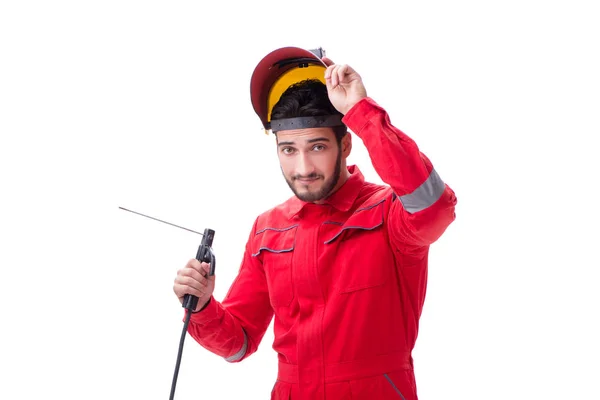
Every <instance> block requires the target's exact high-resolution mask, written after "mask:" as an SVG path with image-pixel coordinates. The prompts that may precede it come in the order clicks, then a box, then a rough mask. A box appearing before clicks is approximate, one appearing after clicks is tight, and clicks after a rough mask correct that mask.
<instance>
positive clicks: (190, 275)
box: [173, 259, 215, 311]
mask: <svg viewBox="0 0 600 400" xmlns="http://www.w3.org/2000/svg"><path fill="white" fill-rule="evenodd" d="M209 271H210V265H209V264H207V263H205V262H203V263H201V262H200V261H198V260H196V259H191V260H190V261H188V263H187V264H186V266H185V267H183V268H182V269H180V270H179V271H177V276H176V277H175V283H174V285H173V291H174V292H175V294H176V295H177V297H178V298H179V302H180V303H181V304H183V297H184V296H185V295H186V294H191V295H194V296H196V297H198V305H197V306H196V309H195V310H194V311H198V310H200V309H202V307H204V305H205V304H206V303H207V302H208V300H209V299H210V297H211V296H212V294H213V291H214V290H215V276H214V275H213V276H208V273H209Z"/></svg>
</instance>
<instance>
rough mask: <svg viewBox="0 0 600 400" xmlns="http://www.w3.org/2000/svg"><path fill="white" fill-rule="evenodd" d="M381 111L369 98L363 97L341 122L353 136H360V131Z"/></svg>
mask: <svg viewBox="0 0 600 400" xmlns="http://www.w3.org/2000/svg"><path fill="white" fill-rule="evenodd" d="M382 111H383V109H382V108H381V106H380V105H379V104H377V103H376V102H375V100H373V99H372V98H370V97H365V98H363V99H362V100H360V101H359V102H358V103H356V104H355V105H354V106H353V107H352V108H351V109H350V110H348V112H347V113H346V115H344V117H343V118H342V122H343V123H344V124H346V126H347V127H348V128H349V129H350V130H351V131H352V132H354V133H355V134H357V135H358V136H360V133H361V131H362V130H363V129H364V127H365V126H366V125H367V124H368V123H369V121H370V120H371V119H372V118H373V117H374V116H375V115H378V114H381V112H382Z"/></svg>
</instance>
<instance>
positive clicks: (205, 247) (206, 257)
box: [182, 228, 217, 312]
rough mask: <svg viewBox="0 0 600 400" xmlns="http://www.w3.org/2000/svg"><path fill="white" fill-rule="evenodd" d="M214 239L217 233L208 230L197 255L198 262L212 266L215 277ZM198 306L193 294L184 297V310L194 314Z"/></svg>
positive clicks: (203, 236)
mask: <svg viewBox="0 0 600 400" xmlns="http://www.w3.org/2000/svg"><path fill="white" fill-rule="evenodd" d="M214 237H215V231H213V230H212V229H208V228H206V229H205V230H204V234H203V235H202V242H201V243H200V246H198V252H197V253H196V260H198V261H200V262H205V263H208V264H210V271H209V274H208V275H209V276H213V275H214V274H215V268H216V264H217V260H216V257H215V254H214V253H213V250H212V242H213V239H214ZM197 305H198V297H196V296H194V295H191V294H186V295H185V296H184V298H183V304H182V307H183V308H185V309H187V310H188V311H190V312H193V311H194V310H195V309H196V306H197Z"/></svg>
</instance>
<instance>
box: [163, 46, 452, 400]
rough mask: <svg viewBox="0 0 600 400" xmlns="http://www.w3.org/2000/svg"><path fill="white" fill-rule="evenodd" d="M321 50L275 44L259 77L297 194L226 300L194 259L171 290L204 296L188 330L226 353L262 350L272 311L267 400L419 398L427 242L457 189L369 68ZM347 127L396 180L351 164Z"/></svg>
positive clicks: (262, 100) (268, 218)
mask: <svg viewBox="0 0 600 400" xmlns="http://www.w3.org/2000/svg"><path fill="white" fill-rule="evenodd" d="M319 56H320V54H317V53H316V52H311V51H306V50H302V49H298V48H294V47H288V48H282V49H278V50H275V51H274V52H272V53H270V54H269V55H267V56H266V57H265V58H264V59H263V60H262V61H261V62H260V63H259V64H258V66H257V67H256V69H255V71H254V74H253V77H252V81H251V97H252V102H253V106H254V109H255V111H256V112H257V114H258V115H259V117H260V118H261V121H262V122H263V126H264V127H265V129H271V130H272V131H273V132H274V133H275V135H276V143H277V152H278V156H279V162H280V166H281V170H282V172H283V175H284V177H285V180H286V181H287V184H288V185H289V187H290V189H291V190H292V191H293V193H294V196H292V197H291V198H290V199H289V200H287V201H286V202H284V203H283V204H280V205H278V206H276V207H274V208H272V209H270V210H268V211H266V212H265V213H263V214H261V215H260V216H258V218H257V219H256V220H255V222H254V226H253V227H252V230H251V233H250V236H249V239H248V241H247V244H246V248H245V253H244V257H243V261H242V263H241V267H240V270H239V274H238V276H237V277H236V279H235V281H234V282H233V284H232V286H231V288H230V289H229V291H228V293H227V295H226V297H225V298H224V299H223V301H222V302H219V301H217V300H216V299H215V298H214V297H213V295H212V294H213V290H214V282H215V281H214V276H208V271H209V266H208V265H207V264H200V263H199V262H198V261H197V260H190V261H189V262H188V264H187V265H186V266H185V267H184V268H183V269H181V270H180V271H179V272H178V274H177V277H176V279H175V284H174V287H173V289H174V292H175V294H176V295H177V296H178V297H179V299H180V300H182V299H183V297H184V295H185V294H192V295H195V296H197V297H198V298H199V301H198V306H197V308H196V310H194V313H193V314H192V316H191V320H190V324H189V327H188V332H189V334H190V335H191V336H192V337H193V338H194V339H195V340H196V341H197V342H198V343H200V345H202V346H203V347H205V348H206V349H208V350H210V351H212V352H213V353H215V354H218V355H220V356H222V357H224V358H225V359H226V360H227V361H229V362H240V361H242V360H244V359H245V358H247V357H249V356H250V355H251V354H252V353H254V352H255V351H256V350H257V348H258V346H259V344H260V342H261V340H262V338H263V335H264V333H265V331H266V329H267V327H268V325H269V323H270V321H271V319H272V318H273V316H274V317H275V321H274V336H275V339H274V343H273V348H274V349H275V350H276V351H277V353H278V361H279V364H278V376H277V381H276V383H275V385H274V387H273V391H272V395H271V399H286V400H288V399H292V400H297V399H303V400H309V399H310V400H315V399H324V400H338V399H350V398H351V399H377V400H387V399H404V400H416V399H417V390H416V384H415V379H414V373H413V360H412V356H411V352H412V350H413V347H414V345H415V341H416V338H417V330H418V322H419V318H420V315H421V311H422V307H423V302H424V298H425V290H426V281H427V267H428V261H427V256H428V251H429V246H430V245H431V244H432V243H433V242H435V241H436V240H437V239H438V238H439V237H440V235H442V233H443V232H444V231H445V230H446V228H447V227H448V226H449V224H450V223H451V222H452V221H453V220H454V218H455V214H454V208H455V205H456V197H455V195H454V193H453V191H452V190H451V189H450V188H449V187H448V186H447V185H446V184H445V183H444V182H443V181H442V180H441V178H440V177H439V176H438V174H437V173H436V171H435V170H434V169H433V166H432V164H431V162H430V161H429V160H428V159H427V157H426V156H424V155H423V154H422V153H421V152H420V151H419V149H418V147H417V145H416V144H415V142H414V141H413V140H412V139H410V138H409V137H408V136H407V135H405V134H404V133H403V132H401V131H400V130H399V129H397V128H395V127H394V126H392V125H391V123H390V121H389V118H388V115H387V114H386V112H385V110H384V109H383V108H382V107H380V106H379V105H378V104H377V103H376V102H375V101H374V100H373V99H371V98H370V97H368V96H367V92H366V89H365V87H364V85H363V83H362V80H361V77H360V75H359V74H358V73H357V72H356V71H355V70H354V69H352V67H350V66H348V65H336V64H334V63H333V62H332V61H331V60H330V59H328V58H327V57H319ZM347 128H349V129H350V130H351V131H352V132H354V133H355V134H356V136H358V137H359V138H360V139H362V141H363V143H364V144H365V147H366V149H367V150H368V152H369V155H370V157H371V160H372V162H373V166H374V168H375V170H376V171H377V173H378V174H379V176H380V177H381V179H382V180H383V181H384V182H385V183H387V185H376V184H373V183H368V182H365V181H364V177H363V175H362V174H361V172H360V170H359V169H358V167H357V166H354V165H353V166H347V165H346V158H347V157H348V155H349V154H350V150H351V148H352V137H351V133H349V132H347Z"/></svg>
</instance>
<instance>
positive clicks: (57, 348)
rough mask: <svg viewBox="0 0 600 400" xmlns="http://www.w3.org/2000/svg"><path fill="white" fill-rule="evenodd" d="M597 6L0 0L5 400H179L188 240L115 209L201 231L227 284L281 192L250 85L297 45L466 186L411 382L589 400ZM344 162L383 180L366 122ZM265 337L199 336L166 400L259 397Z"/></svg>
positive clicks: (269, 377) (599, 85) (431, 398)
mask: <svg viewBox="0 0 600 400" xmlns="http://www.w3.org/2000/svg"><path fill="white" fill-rule="evenodd" d="M593 5H594V2H592V1H588V2H585V1H570V2H566V1H564V2H558V1H546V2H542V1H527V0H526V1H503V2H495V3H490V2H476V1H453V2H443V1H435V2H431V1H429V2H418V3H416V2H404V1H402V2H396V3H388V2H383V1H377V0H374V1H368V2H352V1H338V0H335V1H331V2H317V1H302V2H283V1H263V0H257V1H248V2H242V1H238V2H199V1H195V2H192V1H128V0H121V1H103V2H90V1H88V2H83V1H53V2H42V1H37V2H36V1H18V2H17V1H5V2H2V3H1V5H0V70H1V73H0V134H1V140H0V182H1V186H0V190H1V196H0V202H1V207H0V217H1V220H0V231H1V232H0V233H1V239H2V241H1V242H0V249H1V250H0V300H1V301H0V318H2V328H1V329H0V364H1V370H0V371H1V372H0V398H2V399H39V398H60V399H90V400H91V399H167V398H168V396H169V391H170V387H171V379H172V376H173V371H174V366H175V360H176V355H177V346H178V343H179V337H180V333H181V329H182V326H183V320H182V318H183V309H182V308H181V306H180V305H179V303H178V302H177V299H176V298H175V296H174V295H173V293H172V283H173V279H174V277H175V274H176V271H177V270H178V269H179V268H181V267H182V266H184V265H185V263H186V262H187V261H188V259H190V258H192V257H194V256H195V254H196V249H197V246H198V245H199V243H200V237H199V236H196V235H194V234H192V233H189V232H186V231H183V230H178V229H176V228H173V227H170V226H168V225H163V224H160V223H158V222H155V221H151V220H149V219H145V218H143V217H140V216H137V215H134V214H131V213H127V212H125V211H122V210H119V208H118V207H119V206H122V207H126V208H130V209H133V210H136V211H138V212H142V213H145V214H150V215H152V216H154V217H156V218H161V219H165V220H168V221H171V222H173V223H176V224H180V225H184V226H187V227H188V228H191V229H195V230H199V231H202V230H204V229H205V228H211V229H214V230H215V231H216V236H215V241H214V250H215V252H216V255H217V288H216V293H215V295H216V297H217V298H218V299H221V298H222V297H223V296H224V294H225V292H226V291H227V289H228V287H229V285H230V283H231V282H232V281H233V279H234V277H235V274H236V273H237V269H238V268H239V263H240V261H241V256H242V251H243V246H244V243H245V241H246V238H247V236H248V233H249V232H250V228H251V225H252V222H253V221H254V218H255V217H256V215H257V214H258V213H260V212H262V211H264V210H266V209H267V208H270V207H271V206H273V205H275V204H277V203H279V202H280V201H283V200H285V199H286V198H287V197H288V196H289V195H290V194H291V192H290V191H289V189H288V188H287V186H286V184H285V182H284V180H283V178H282V177H281V173H280V171H279V167H278V164H277V159H276V155H275V147H274V138H273V136H266V135H265V134H264V133H263V131H262V129H261V125H260V121H259V120H258V117H257V116H256V115H255V114H254V112H253V110H252V108H251V105H250V101H249V81H250V75H251V73H252V70H253V68H254V66H255V65H256V63H257V62H258V61H259V60H260V58H262V57H263V56H264V55H266V54H267V53H268V52H270V51H271V50H274V49H275V48H278V47H281V46H288V45H292V46H300V47H305V48H315V47H319V46H322V47H323V48H325V50H326V51H327V54H328V56H329V57H331V58H332V59H333V60H334V61H336V62H337V63H348V64H350V65H351V66H353V67H354V68H355V69H356V70H357V71H358V72H359V73H360V74H361V75H362V76H363V80H364V82H365V85H366V87H367V91H368V94H369V95H370V96H371V97H373V98H374V99H375V100H376V101H377V102H378V103H379V104H381V105H382V106H384V107H385V108H386V109H387V111H388V112H389V114H390V117H391V120H392V123H394V124H395V125H396V126H397V127H399V128H400V129H402V130H403V131H404V132H406V133H407V134H408V135H410V136H411V137H412V138H414V139H415V140H416V141H417V143H418V144H419V146H420V148H421V150H422V151H423V152H425V153H426V154H427V155H428V156H429V158H430V159H431V160H432V162H433V163H434V165H435V167H436V169H437V171H438V172H439V174H440V175H441V177H442V178H443V179H444V180H445V181H446V182H447V183H448V184H449V185H450V186H451V187H452V188H453V189H454V190H455V191H456V194H457V197H458V206H457V211H456V212H457V220H456V222H455V223H454V224H452V225H451V227H450V228H449V229H448V231H447V232H446V234H445V235H444V236H443V237H442V238H441V239H440V240H439V242H437V243H436V244H434V245H433V246H432V248H431V256H430V277H429V288H428V295H427V300H426V304H425V309H424V314H423V317H422V319H421V330H420V336H419V339H418V341H417V346H416V348H415V351H414V358H415V367H416V377H417V385H418V391H419V394H420V399H421V400H439V399H461V400H464V399H476V400H481V399H490V400H491V399H506V398H511V399H542V398H543V399H565V398H569V399H600V389H599V387H598V384H597V383H598V376H599V375H600V368H599V367H598V358H599V357H600V346H599V345H598V338H599V337H600V328H599V326H598V325H599V317H598V316H599V314H600V313H599V311H598V308H599V305H600V294H599V290H598V287H599V279H598V270H599V267H600V261H599V256H598V250H597V241H598V239H599V238H600V235H598V226H599V223H600V218H599V213H598V206H597V203H598V194H599V192H598V183H597V182H598V173H599V172H600V168H598V163H597V159H598V145H597V144H595V143H597V137H596V136H597V135H598V134H599V133H600V123H599V122H598V116H599V111H600V95H599V93H600V79H599V76H600V74H599V73H598V71H600V58H599V53H598V48H599V43H598V42H599V40H598V38H599V37H600V28H599V26H600V25H598V18H599V17H600V15H599V14H598V12H597V11H596V9H595V8H594V7H593ZM350 163H356V164H358V165H359V166H360V168H361V169H362V171H363V172H364V174H365V175H366V177H367V178H368V179H369V180H372V181H376V182H380V180H379V178H378V176H377V175H376V173H375V171H374V170H373V168H372V167H371V164H370V160H369V157H368V154H367V152H366V150H365V149H364V147H363V146H362V142H360V140H357V139H356V137H355V140H354V150H353V153H352V155H351V156H350ZM361 267H362V268H368V267H369V266H368V265H365V266H361ZM272 339H273V336H272V327H270V328H269V330H268V331H267V334H266V335H265V338H264V340H263V342H262V344H261V347H260V349H259V351H258V352H257V353H256V354H254V355H253V356H252V357H251V358H249V359H248V360H246V361H244V362H243V363H240V364H235V365H232V364H227V363H226V362H225V361H224V360H222V359H220V358H219V357H217V356H215V355H213V354H211V353H209V352H207V351H206V350H204V349H203V348H201V347H200V346H199V345H197V344H196V343H195V342H194V341H193V340H192V339H191V338H190V337H189V336H188V338H187V339H186V342H185V346H184V354H183V360H182V364H181V369H180V374H179V379H178V384H177V392H176V399H178V400H185V399H200V400H204V399H207V400H208V399H235V398H246V399H267V398H268V397H269V393H270V390H271V387H272V384H273V382H274V380H275V374H276V362H275V361H276V355H275V353H274V352H273V350H272V349H271V344H272Z"/></svg>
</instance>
